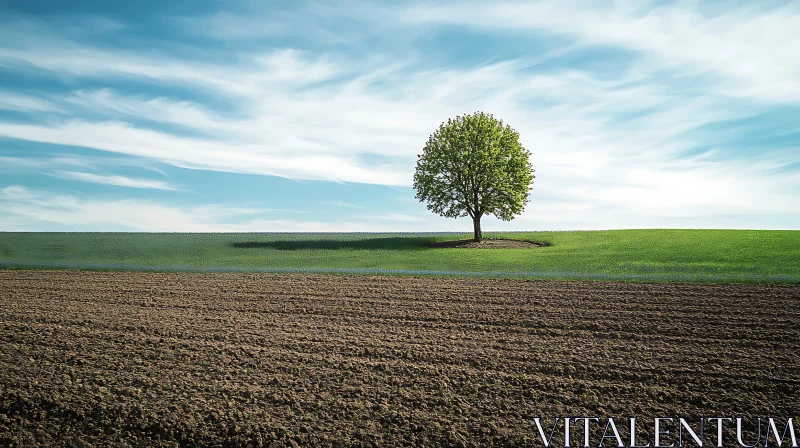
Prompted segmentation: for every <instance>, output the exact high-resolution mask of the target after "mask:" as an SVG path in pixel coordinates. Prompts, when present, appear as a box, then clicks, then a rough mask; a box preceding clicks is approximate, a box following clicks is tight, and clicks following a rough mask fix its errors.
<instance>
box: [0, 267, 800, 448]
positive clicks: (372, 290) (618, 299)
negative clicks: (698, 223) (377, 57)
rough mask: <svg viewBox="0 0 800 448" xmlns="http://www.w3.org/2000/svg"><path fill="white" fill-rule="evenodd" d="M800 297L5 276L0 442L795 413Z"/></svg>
mask: <svg viewBox="0 0 800 448" xmlns="http://www.w3.org/2000/svg"><path fill="white" fill-rule="evenodd" d="M799 299H800V287H797V286H732V285H716V286H714V285H685V284H626V283H589V282H587V283H580V282H552V281H535V282H528V281H513V280H478V279H442V278H399V277H366V276H364V277H360V276H335V275H330V276H325V275H271V274H143V273H89V272H66V271H63V272H38V271H0V386H1V387H0V446H90V445H94V446H265V445H266V446H270V445H271V446H294V445H296V444H300V445H303V446H376V445H377V446H408V445H416V446H519V445H521V446H530V445H532V444H534V443H535V444H536V446H542V443H541V441H540V440H539V436H538V432H537V429H536V427H535V424H534V422H533V420H532V418H533V417H537V416H538V417H542V418H543V421H544V422H548V421H549V422H552V418H554V417H558V416H587V417H592V416H598V417H601V418H603V419H605V418H608V417H615V418H617V419H618V420H617V422H618V425H621V426H620V432H621V433H622V437H623V439H624V440H626V443H627V439H626V437H627V432H626V431H627V429H625V428H624V425H623V424H624V423H625V422H627V420H625V419H626V418H627V417H629V416H636V417H641V418H642V420H644V421H646V420H648V419H649V420H650V424H649V426H643V427H642V428H641V429H640V430H641V432H642V433H641V436H642V439H641V440H648V439H647V438H646V437H648V436H649V435H651V434H652V418H653V417H655V416H680V417H684V418H687V419H688V418H693V419H695V420H694V421H697V420H696V419H697V418H699V416H706V417H708V416H732V415H744V416H754V417H755V416H762V417H766V416H781V418H784V419H785V418H786V417H787V416H795V417H796V416H798V415H800V378H798V372H800V357H798V352H799V349H800V326H799V325H798V322H800V300H799ZM640 421H641V420H640ZM782 422H785V420H782ZM551 424H552V423H549V424H548V425H551ZM574 428H575V432H574V438H573V445H576V444H577V445H582V442H583V438H582V428H581V427H580V425H575V426H574ZM781 428H782V426H781ZM547 431H549V430H547ZM560 431H561V432H562V434H559V431H556V435H555V440H563V430H560ZM592 434H593V438H592V446H597V443H598V442H599V436H600V435H601V434H602V431H600V432H599V433H598V432H597V431H596V430H593V432H592ZM715 434H716V430H715V429H713V428H711V427H709V428H707V430H706V439H707V442H706V445H707V446H714V445H715V444H714V437H715ZM727 434H730V435H731V436H733V434H735V431H734V432H730V433H729V432H726V435H727ZM559 437H561V439H559ZM650 440H652V439H650ZM753 440H754V438H753ZM559 443H560V445H561V446H563V442H558V443H556V442H554V444H555V446H558V445H559ZM606 443H607V444H608V443H609V441H606ZM665 443H667V444H669V439H668V441H667V442H665ZM689 443H690V444H692V443H693V442H691V441H690V442H689ZM751 443H752V442H751ZM773 443H774V442H773ZM611 445H613V443H611ZM676 445H677V444H676ZM691 446H695V445H693V444H692V445H691ZM726 446H738V445H736V442H735V440H732V441H730V445H727V444H726Z"/></svg>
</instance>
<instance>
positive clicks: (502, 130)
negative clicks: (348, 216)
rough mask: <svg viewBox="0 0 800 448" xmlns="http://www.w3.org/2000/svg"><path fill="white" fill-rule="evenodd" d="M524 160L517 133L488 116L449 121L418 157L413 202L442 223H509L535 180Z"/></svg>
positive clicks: (525, 199) (478, 115) (523, 152)
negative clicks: (492, 220) (490, 218)
mask: <svg viewBox="0 0 800 448" xmlns="http://www.w3.org/2000/svg"><path fill="white" fill-rule="evenodd" d="M529 156H530V152H529V151H527V150H526V149H525V148H523V147H522V145H521V144H520V143H519V134H518V133H517V131H515V130H514V129H512V128H511V127H510V126H508V125H504V124H503V121H502V120H496V119H495V118H494V117H493V116H492V115H491V114H485V113H483V112H476V113H474V114H472V115H464V116H458V117H456V118H455V119H449V120H447V123H442V125H441V126H439V129H438V130H436V131H435V132H434V133H433V134H432V135H431V136H430V138H429V139H428V142H427V144H426V145H425V148H424V149H423V152H422V154H420V155H419V158H418V160H417V169H416V173H415V174H414V189H416V190H417V195H416V197H417V199H419V200H420V201H424V202H427V206H428V210H430V211H432V212H434V213H437V214H439V215H442V216H444V217H447V218H457V217H464V216H470V217H472V218H473V219H478V220H479V219H480V218H481V217H482V216H485V215H490V214H491V215H494V216H496V217H497V218H499V219H502V220H504V221H510V220H512V219H513V218H514V215H518V214H520V213H522V211H523V210H524V208H525V205H526V204H527V203H528V193H529V191H530V186H531V183H532V182H533V178H534V175H533V169H532V167H531V164H530V162H529V160H528V157H529Z"/></svg>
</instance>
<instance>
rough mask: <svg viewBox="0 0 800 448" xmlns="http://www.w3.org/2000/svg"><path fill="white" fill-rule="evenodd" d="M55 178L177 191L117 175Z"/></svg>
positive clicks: (68, 173) (80, 174) (163, 184)
mask: <svg viewBox="0 0 800 448" xmlns="http://www.w3.org/2000/svg"><path fill="white" fill-rule="evenodd" d="M54 174H55V175H56V176H57V177H60V178H62V179H69V180H77V181H81V182H90V183H95V184H102V185H115V186H118V187H130V188H151V189H155V190H173V191H178V190H179V189H178V188H177V187H175V186H173V185H171V184H170V183H168V182H163V181H160V180H151V179H139V178H133V177H125V176H119V175H101V174H93V173H83V172H79V171H56V172H55V173H54Z"/></svg>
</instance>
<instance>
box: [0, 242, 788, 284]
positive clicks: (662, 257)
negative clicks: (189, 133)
mask: <svg viewBox="0 0 800 448" xmlns="http://www.w3.org/2000/svg"><path fill="white" fill-rule="evenodd" d="M486 236H487V237H490V238H512V239H524V240H533V241H542V242H547V243H549V246H548V247H536V248H526V249H462V248H455V249H454V248H429V247H425V245H424V244H425V243H430V242H436V241H446V240H453V239H459V238H469V237H470V235H469V234H456V233H451V234H442V233H398V234H369V233H368V234H344V233H313V234H309V233H306V234H298V233H203V234H198V233H9V232H6V233H0V268H17V269H19V268H22V269H26V268H71V269H76V268H77V269H131V270H156V271H173V270H177V271H253V272H262V271H268V272H281V271H294V270H311V271H316V272H356V273H358V272H363V273H373V272H391V273H398V274H440V275H470V276H501V277H523V278H565V279H566V278H569V279H609V280H655V281H712V282H780V283H784V282H786V283H800V231H767V230H608V231H574V232H513V233H487V234H486Z"/></svg>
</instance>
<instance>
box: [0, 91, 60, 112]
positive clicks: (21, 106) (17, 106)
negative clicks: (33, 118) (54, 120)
mask: <svg viewBox="0 0 800 448" xmlns="http://www.w3.org/2000/svg"><path fill="white" fill-rule="evenodd" d="M0 110H14V111H21V112H58V111H60V109H59V108H58V107H56V106H55V105H54V104H53V103H51V102H50V101H48V100H46V99H44V98H39V97H36V96H31V95H23V94H20V93H16V92H11V91H0Z"/></svg>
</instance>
